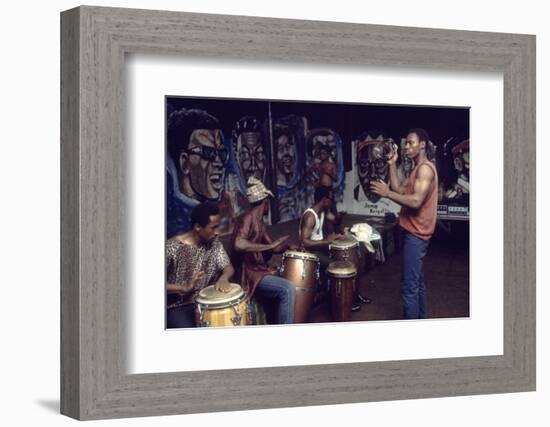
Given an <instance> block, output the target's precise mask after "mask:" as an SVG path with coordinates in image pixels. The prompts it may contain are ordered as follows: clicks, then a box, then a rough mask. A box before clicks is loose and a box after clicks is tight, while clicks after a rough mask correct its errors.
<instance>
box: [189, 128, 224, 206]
mask: <svg viewBox="0 0 550 427" xmlns="http://www.w3.org/2000/svg"><path fill="white" fill-rule="evenodd" d="M186 154H187V156H188V161H187V169H188V176H189V180H190V185H191V187H192V189H193V191H194V192H195V193H197V194H198V195H200V196H201V197H202V198H204V199H209V200H217V199H218V198H219V196H220V193H221V191H222V187H223V177H224V171H225V161H226V159H227V151H226V149H225V147H224V145H223V142H222V135H221V131H220V130H219V129H195V130H194V131H193V132H192V133H191V136H190V137H189V146H188V148H187V151H186Z"/></svg>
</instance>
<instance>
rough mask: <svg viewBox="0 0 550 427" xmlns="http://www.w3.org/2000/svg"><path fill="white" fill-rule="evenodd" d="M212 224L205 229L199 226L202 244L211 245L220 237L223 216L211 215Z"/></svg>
mask: <svg viewBox="0 0 550 427" xmlns="http://www.w3.org/2000/svg"><path fill="white" fill-rule="evenodd" d="M209 219H210V222H209V223H208V224H206V225H205V226H204V227H200V226H197V231H198V233H199V237H200V239H201V242H202V243H210V242H211V241H213V240H214V239H215V238H216V237H218V236H219V235H220V225H221V216H220V215H211V216H210V217H209Z"/></svg>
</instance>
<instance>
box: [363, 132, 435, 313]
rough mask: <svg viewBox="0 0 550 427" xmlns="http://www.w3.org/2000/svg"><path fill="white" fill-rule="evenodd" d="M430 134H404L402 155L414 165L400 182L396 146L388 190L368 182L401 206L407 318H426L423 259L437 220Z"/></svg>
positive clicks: (383, 183)
mask: <svg viewBox="0 0 550 427" xmlns="http://www.w3.org/2000/svg"><path fill="white" fill-rule="evenodd" d="M428 141H429V137H428V134H427V132H426V131H425V130H424V129H420V128H415V129H411V130H410V131H409V132H408V133H407V138H406V141H405V155H406V156H407V157H408V158H409V159H410V160H412V161H413V163H414V167H413V170H412V171H411V173H410V175H409V178H408V179H407V180H405V182H404V183H403V184H401V183H400V182H399V178H398V176H397V166H396V162H397V157H398V154H397V147H396V146H394V147H393V150H392V153H391V154H389V155H388V157H389V159H388V164H389V166H390V168H389V169H390V184H391V189H390V188H389V187H388V184H386V183H385V182H384V181H382V180H380V181H378V182H374V183H371V190H372V191H373V192H374V193H376V194H379V195H380V196H382V197H386V198H388V199H390V200H393V201H394V202H396V203H398V204H400V205H401V212H400V214H399V225H400V226H401V227H402V228H403V230H404V238H403V276H402V282H401V297H402V300H403V308H404V316H405V318H406V319H424V318H426V288H425V283H424V272H423V265H422V260H423V258H424V256H425V255H426V251H427V249H428V244H429V242H430V238H431V237H432V235H433V233H434V230H435V224H436V219H437V190H438V177H437V170H436V168H435V165H434V164H433V163H432V162H431V161H429V160H428V158H427V155H426V146H427V145H428Z"/></svg>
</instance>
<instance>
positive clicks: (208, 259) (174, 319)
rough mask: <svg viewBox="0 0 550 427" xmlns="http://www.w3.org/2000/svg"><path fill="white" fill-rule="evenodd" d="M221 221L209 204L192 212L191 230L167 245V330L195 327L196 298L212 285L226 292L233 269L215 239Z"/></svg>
mask: <svg viewBox="0 0 550 427" xmlns="http://www.w3.org/2000/svg"><path fill="white" fill-rule="evenodd" d="M220 223H221V217H220V213H219V209H218V207H217V206H216V205H215V204H214V203H211V202H206V203H201V204H199V205H197V206H195V207H194V208H193V210H192V211H191V227H192V228H191V230H189V231H188V232H186V233H183V234H178V235H176V236H174V237H172V238H171V239H169V240H167V241H166V292H167V316H166V327H167V328H189V327H194V326H195V304H194V303H195V296H196V295H197V294H198V293H199V291H200V290H201V289H203V288H204V287H206V286H208V285H212V284H214V285H215V287H216V290H218V291H221V292H227V290H228V289H229V279H230V278H231V277H232V276H233V274H234V272H235V271H234V270H233V266H232V265H231V263H230V261H229V257H228V256H227V253H226V252H225V250H224V248H223V246H222V243H221V242H220V240H219V239H218V235H219V227H220Z"/></svg>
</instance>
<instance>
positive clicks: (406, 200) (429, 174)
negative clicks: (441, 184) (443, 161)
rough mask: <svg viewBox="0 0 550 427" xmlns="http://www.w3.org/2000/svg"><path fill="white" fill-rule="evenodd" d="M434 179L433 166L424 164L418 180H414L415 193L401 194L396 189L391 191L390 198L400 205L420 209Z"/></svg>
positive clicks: (418, 173)
mask: <svg viewBox="0 0 550 427" xmlns="http://www.w3.org/2000/svg"><path fill="white" fill-rule="evenodd" d="M433 180H434V173H433V170H432V168H430V167H429V166H427V165H422V166H420V167H419V168H418V172H417V174H416V180H415V181H414V193H413V194H407V195H404V194H400V193H397V192H395V191H389V194H388V196H387V197H388V198H389V199H391V200H393V201H394V202H397V203H399V204H400V205H403V206H407V207H409V208H412V209H418V208H419V207H420V206H422V203H424V200H425V199H426V196H427V195H428V192H429V191H430V186H431V185H432V182H433Z"/></svg>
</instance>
